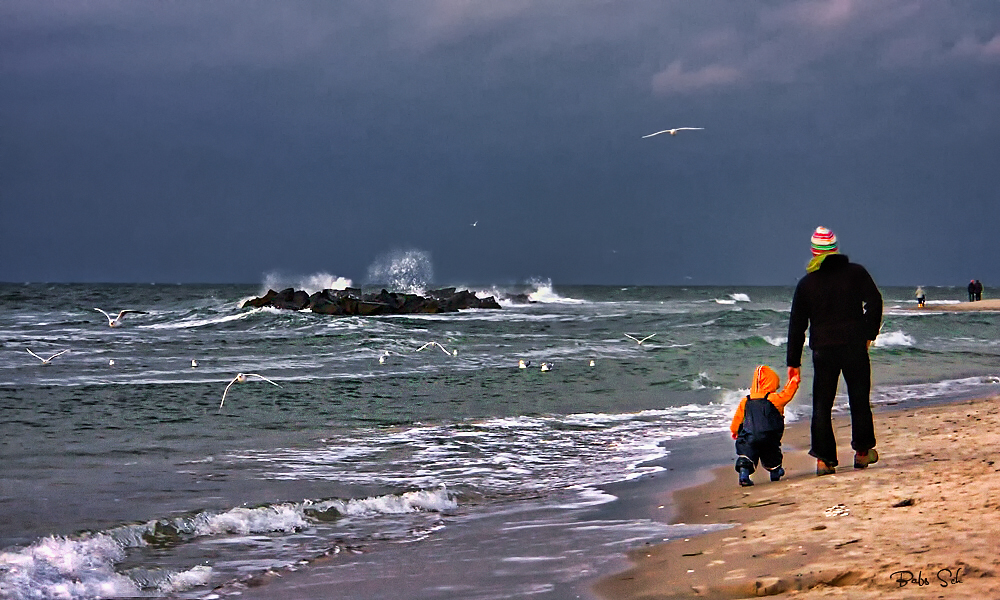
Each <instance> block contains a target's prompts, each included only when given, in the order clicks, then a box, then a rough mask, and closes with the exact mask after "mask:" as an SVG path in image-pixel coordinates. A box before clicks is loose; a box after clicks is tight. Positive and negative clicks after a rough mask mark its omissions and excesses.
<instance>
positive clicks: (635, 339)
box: [625, 333, 656, 346]
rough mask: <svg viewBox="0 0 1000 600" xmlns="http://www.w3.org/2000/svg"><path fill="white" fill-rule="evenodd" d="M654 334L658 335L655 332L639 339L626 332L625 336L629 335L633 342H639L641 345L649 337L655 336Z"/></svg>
mask: <svg viewBox="0 0 1000 600" xmlns="http://www.w3.org/2000/svg"><path fill="white" fill-rule="evenodd" d="M654 335H656V334H655V333H653V334H650V335H647V336H646V337H644V338H642V339H641V340H640V339H638V338H634V337H632V336H630V335H629V334H627V333H626V334H625V337H627V338H628V339H630V340H632V341H633V342H637V343H638V344H639V345H640V346H641V345H642V343H643V342H645V341H646V340H648V339H649V338H651V337H653V336H654Z"/></svg>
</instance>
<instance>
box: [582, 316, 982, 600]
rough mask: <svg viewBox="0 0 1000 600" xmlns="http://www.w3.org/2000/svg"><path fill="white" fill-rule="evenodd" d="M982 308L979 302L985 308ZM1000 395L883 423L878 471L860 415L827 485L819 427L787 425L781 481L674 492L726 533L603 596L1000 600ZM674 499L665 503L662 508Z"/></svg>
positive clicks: (658, 550)
mask: <svg viewBox="0 0 1000 600" xmlns="http://www.w3.org/2000/svg"><path fill="white" fill-rule="evenodd" d="M976 304H980V303H976ZM998 402H1000V397H990V398H984V399H980V400H974V401H963V402H959V403H955V404H947V405H936V406H928V407H922V408H917V409H910V408H907V409H894V410H891V409H887V410H882V411H879V412H877V413H876V417H875V419H876V421H875V425H876V434H877V436H878V442H879V443H878V450H879V454H880V460H879V462H878V463H876V464H874V465H871V466H870V467H869V468H868V469H863V470H861V469H854V468H853V467H852V465H853V451H852V450H851V449H850V445H849V443H850V428H849V417H847V416H846V415H842V416H836V415H835V425H836V427H837V441H838V446H839V448H838V450H839V459H840V466H839V467H838V470H837V473H836V474H834V475H827V476H823V477H817V476H816V475H815V473H814V469H815V460H814V459H812V458H811V457H809V456H808V455H807V451H808V447H809V446H808V443H809V430H808V423H801V422H800V423H794V424H791V425H790V426H789V427H788V430H787V431H786V434H785V439H784V444H783V447H784V451H785V468H786V470H787V471H788V475H787V476H786V477H785V478H784V479H783V480H782V481H780V482H776V483H771V482H770V481H768V478H767V474H766V472H763V471H758V472H757V473H755V474H754V476H753V479H754V481H755V482H756V485H755V486H753V487H748V488H740V487H739V486H738V485H737V481H736V479H737V478H736V473H735V471H734V470H733V468H732V466H731V465H730V466H726V467H724V468H718V469H716V470H715V471H714V475H715V478H714V480H713V481H711V482H709V483H706V484H703V485H700V486H697V487H692V488H687V489H684V490H681V491H679V492H676V493H675V494H674V495H673V503H674V507H675V509H674V514H673V515H672V522H675V523H728V524H732V527H731V528H729V529H726V530H722V531H718V532H714V533H710V534H707V535H703V536H698V537H693V538H689V539H684V540H676V541H672V542H668V543H665V544H661V545H655V546H647V547H644V548H640V549H637V550H635V551H633V552H631V553H630V555H629V558H630V560H631V561H632V562H633V563H634V567H633V568H631V569H629V570H627V571H625V572H622V573H618V574H615V575H612V576H609V577H606V578H604V579H602V580H600V581H599V582H597V584H596V585H595V586H594V591H595V592H596V593H597V594H599V595H600V596H601V597H604V598H607V599H608V600H638V599H644V600H651V599H667V598H748V597H757V596H771V595H777V596H782V597H785V596H787V597H792V596H794V597H796V598H828V597H843V598H852V599H853V598H862V599H865V598H880V599H895V598H1000V511H998V507H1000V464H998V463H1000V457H998V456H997V454H998V453H997V449H998V447H1000V411H998V410H997V403H998ZM663 500H664V501H666V500H668V499H667V498H664V499H663Z"/></svg>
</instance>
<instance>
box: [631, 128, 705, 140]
mask: <svg viewBox="0 0 1000 600" xmlns="http://www.w3.org/2000/svg"><path fill="white" fill-rule="evenodd" d="M702 129H705V128H704V127H675V128H673V129H664V130H663V131H657V132H656V133H651V134H649V135H644V136H642V139H646V138H651V137H653V136H654V135H660V134H661V133H669V134H670V135H677V132H678V131H701V130H702Z"/></svg>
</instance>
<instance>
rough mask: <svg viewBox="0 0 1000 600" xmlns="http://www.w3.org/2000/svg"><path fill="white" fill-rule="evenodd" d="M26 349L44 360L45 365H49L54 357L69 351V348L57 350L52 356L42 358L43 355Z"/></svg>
mask: <svg viewBox="0 0 1000 600" xmlns="http://www.w3.org/2000/svg"><path fill="white" fill-rule="evenodd" d="M25 350H27V351H28V354H30V355H32V356H34V357H35V358H37V359H38V360H40V361H42V366H43V367H46V366H48V365H49V364H50V363H51V362H52V359H53V358H55V357H57V356H59V355H60V354H64V353H66V352H69V348H66V349H65V350H63V351H62V352H56V353H55V354H53V355H52V356H50V357H48V358H42V357H41V356H38V355H37V354H35V353H34V352H32V351H31V350H30V349H29V348H25Z"/></svg>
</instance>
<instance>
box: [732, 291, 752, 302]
mask: <svg viewBox="0 0 1000 600" xmlns="http://www.w3.org/2000/svg"><path fill="white" fill-rule="evenodd" d="M729 297H730V298H732V299H733V300H734V301H736V302H750V296H747V295H746V294H741V293H739V292H737V293H735V294H729Z"/></svg>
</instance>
